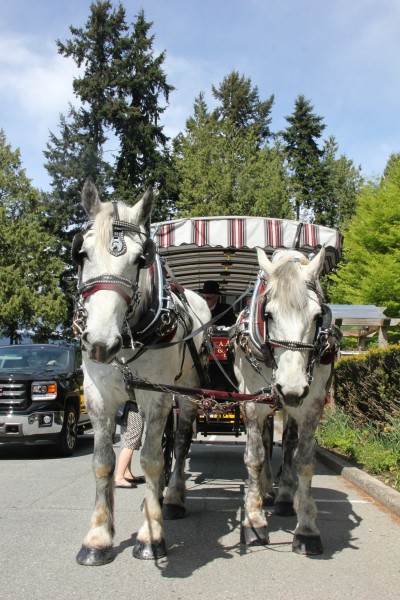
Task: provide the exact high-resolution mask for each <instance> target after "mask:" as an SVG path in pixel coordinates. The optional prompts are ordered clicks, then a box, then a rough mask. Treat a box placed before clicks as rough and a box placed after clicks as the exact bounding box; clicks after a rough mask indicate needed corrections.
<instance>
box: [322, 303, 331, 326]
mask: <svg viewBox="0 0 400 600" xmlns="http://www.w3.org/2000/svg"><path fill="white" fill-rule="evenodd" d="M321 313H322V314H321V317H320V318H321V329H329V327H330V326H331V324H332V311H331V309H330V307H329V306H328V305H327V304H321Z"/></svg>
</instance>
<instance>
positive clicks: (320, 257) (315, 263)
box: [306, 246, 325, 279]
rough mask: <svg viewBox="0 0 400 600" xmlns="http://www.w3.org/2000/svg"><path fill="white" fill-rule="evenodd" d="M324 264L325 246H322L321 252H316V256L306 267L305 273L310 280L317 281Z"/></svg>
mask: <svg viewBox="0 0 400 600" xmlns="http://www.w3.org/2000/svg"><path fill="white" fill-rule="evenodd" d="M324 263H325V246H322V248H321V250H320V251H319V252H318V254H317V255H316V256H314V258H313V259H312V260H311V261H310V262H309V264H308V265H307V267H306V269H307V273H308V274H309V275H310V276H311V278H312V279H318V278H319V276H320V274H321V273H322V269H323V268H324Z"/></svg>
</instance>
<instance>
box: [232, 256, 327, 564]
mask: <svg viewBox="0 0 400 600" xmlns="http://www.w3.org/2000/svg"><path fill="white" fill-rule="evenodd" d="M257 253H258V260H259V264H260V267H261V269H262V270H263V272H264V273H263V274H262V273H261V272H260V277H261V278H262V280H263V289H262V288H261V287H260V286H258V288H257V290H258V292H257V293H258V297H255V296H253V301H252V306H251V307H250V313H251V314H250V316H249V317H248V316H247V317H246V318H243V316H241V317H239V320H238V324H237V327H236V332H235V336H234V338H233V340H232V343H233V350H234V353H235V363H234V369H235V375H236V378H237V380H238V384H239V388H240V391H241V392H242V393H248V394H254V393H258V390H260V389H265V388H266V387H267V388H269V389H270V390H272V391H273V392H274V393H275V394H278V396H279V399H280V402H281V404H282V407H283V410H284V412H285V413H286V416H287V417H288V422H287V427H286V431H285V435H284V441H283V463H282V473H281V476H280V480H279V490H278V494H277V497H276V499H275V512H276V513H277V514H279V515H282V516H284V515H294V514H297V527H296V530H295V532H294V539H293V545H292V548H293V551H294V552H297V553H300V554H320V553H322V543H321V538H320V533H319V530H318V528H317V526H316V523H315V520H316V516H317V509H316V504H315V502H314V500H313V498H312V495H311V480H312V476H313V474H314V469H315V458H314V436H315V431H316V428H317V426H318V423H319V421H320V419H321V416H322V411H323V408H324V403H325V399H326V394H327V386H328V383H329V380H330V377H331V373H332V368H333V360H334V355H335V354H336V350H337V344H336V340H335V339H334V336H333V335H332V329H331V327H330V321H331V313H330V310H329V307H328V306H326V305H325V304H324V302H323V294H322V289H321V286H320V283H319V276H320V273H321V271H322V269H323V266H324V260H325V250H324V248H322V249H321V251H320V252H319V253H318V254H317V255H316V256H315V257H314V258H313V259H312V260H311V261H309V260H308V259H306V258H305V256H304V255H303V254H301V253H300V252H297V251H293V250H287V251H278V252H276V253H275V254H274V258H273V259H272V262H271V261H270V260H269V259H268V257H267V255H266V254H265V252H264V251H263V250H261V249H259V248H258V249H257ZM261 322H263V327H262V328H261V329H263V330H262V332H261V333H260V328H259V324H260V323H261ZM256 329H257V331H256ZM257 336H258V343H257ZM242 410H243V413H244V418H245V424H246V429H247V444H246V450H245V464H246V467H247V470H248V476H249V480H248V489H247V493H246V497H245V519H244V522H243V532H244V535H243V537H244V541H245V543H246V544H248V545H252V544H267V543H268V541H269V539H268V532H267V520H266V517H265V514H264V511H263V501H264V500H265V498H266V497H270V496H272V497H273V495H274V494H273V480H272V473H271V466H270V454H269V451H270V444H271V440H270V434H269V428H268V426H267V417H268V415H269V414H271V412H272V411H273V408H272V407H271V406H268V405H265V404H259V403H255V402H249V403H247V402H246V403H243V405H242ZM293 461H294V464H295V467H296V471H297V476H298V485H297V490H296V487H295V479H294V476H293V473H292V465H293ZM270 500H271V498H270ZM294 509H295V512H294Z"/></svg>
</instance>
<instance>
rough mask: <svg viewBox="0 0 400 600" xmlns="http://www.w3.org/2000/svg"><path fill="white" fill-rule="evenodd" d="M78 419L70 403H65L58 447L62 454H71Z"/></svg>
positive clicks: (75, 438) (73, 449)
mask: <svg viewBox="0 0 400 600" xmlns="http://www.w3.org/2000/svg"><path fill="white" fill-rule="evenodd" d="M77 425H78V419H77V416H76V410H75V408H74V407H73V406H72V405H70V404H69V405H67V406H66V408H65V413H64V423H63V426H62V430H61V433H60V440H59V443H58V447H59V450H60V453H61V455H62V456H72V454H73V453H74V451H75V448H76V443H77V440H78V431H77Z"/></svg>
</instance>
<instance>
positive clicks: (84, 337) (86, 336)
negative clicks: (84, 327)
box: [81, 331, 89, 346]
mask: <svg viewBox="0 0 400 600" xmlns="http://www.w3.org/2000/svg"><path fill="white" fill-rule="evenodd" d="M81 341H82V345H83V346H85V342H87V343H89V332H88V331H84V332H83V333H82V336H81Z"/></svg>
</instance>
